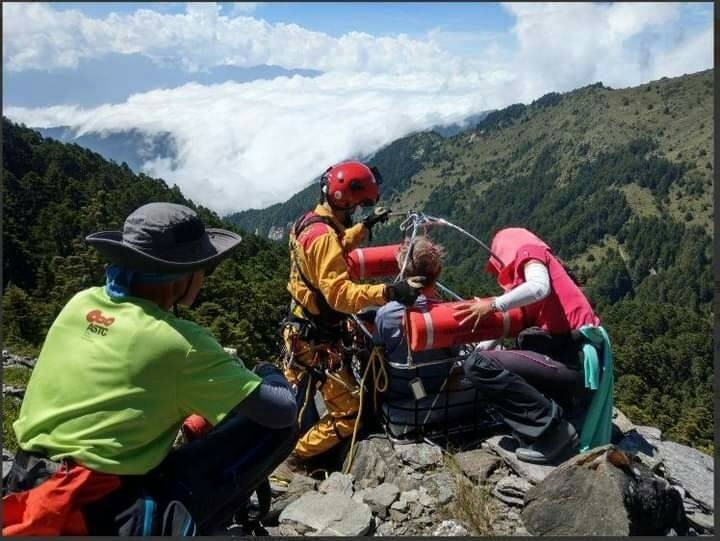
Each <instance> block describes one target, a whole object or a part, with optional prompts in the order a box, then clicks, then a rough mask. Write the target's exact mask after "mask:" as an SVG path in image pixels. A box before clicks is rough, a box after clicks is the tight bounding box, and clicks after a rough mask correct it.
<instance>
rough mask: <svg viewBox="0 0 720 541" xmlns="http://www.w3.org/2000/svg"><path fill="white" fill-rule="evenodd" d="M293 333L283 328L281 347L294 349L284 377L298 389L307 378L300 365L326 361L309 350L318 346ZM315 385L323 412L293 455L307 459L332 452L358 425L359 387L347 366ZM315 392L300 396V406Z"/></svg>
mask: <svg viewBox="0 0 720 541" xmlns="http://www.w3.org/2000/svg"><path fill="white" fill-rule="evenodd" d="M295 334H296V331H295V330H294V329H292V328H290V327H288V328H286V329H285V332H284V339H285V345H286V347H287V348H288V351H290V350H291V348H292V347H293V346H294V349H295V360H296V361H298V362H295V363H293V364H291V365H290V366H287V367H286V368H285V377H286V378H287V380H288V381H289V382H290V383H291V384H294V385H297V386H298V387H301V386H302V385H301V384H302V383H303V382H304V381H305V378H308V377H311V373H310V372H309V371H308V370H306V369H305V368H304V367H303V366H302V364H304V365H307V366H317V365H318V364H320V363H325V362H327V358H326V355H324V353H323V352H322V350H318V349H317V348H313V345H314V346H318V344H313V345H311V344H309V343H307V342H305V341H303V340H300V339H299V338H298V337H297V336H293V335H295ZM300 363H302V364H300ZM319 385H320V387H319V391H320V394H321V395H322V397H323V400H324V401H325V406H326V407H327V413H326V414H325V415H324V416H323V417H322V418H321V419H320V420H319V421H318V422H317V423H315V424H314V425H313V426H312V427H311V428H310V429H309V430H308V431H307V432H305V434H303V435H302V436H301V437H300V439H299V440H298V442H297V445H296V446H295V454H296V455H298V456H299V457H300V458H310V457H312V456H315V455H319V454H321V453H324V452H325V451H328V450H329V449H332V448H333V447H334V446H335V445H337V444H338V443H340V442H341V441H342V440H344V439H346V438H349V437H351V436H352V433H353V430H354V429H355V423H356V422H358V419H357V413H358V410H359V408H360V395H359V387H358V385H357V383H356V382H355V378H354V377H353V375H352V372H351V371H350V367H349V366H348V364H347V363H345V364H344V365H343V366H342V368H341V369H334V370H330V371H329V374H325V376H324V378H323V380H322V383H320V384H319ZM315 389H316V387H315V386H314V385H313V386H312V387H311V388H310V390H309V393H307V394H306V396H305V397H303V402H302V404H305V403H306V402H310V401H312V400H313V394H314V392H315ZM305 405H306V404H305ZM303 409H304V407H303V406H301V413H302V410H303Z"/></svg>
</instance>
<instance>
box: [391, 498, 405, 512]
mask: <svg viewBox="0 0 720 541" xmlns="http://www.w3.org/2000/svg"><path fill="white" fill-rule="evenodd" d="M390 509H393V510H395V511H400V512H405V511H407V510H408V501H407V500H406V499H405V498H401V499H399V500H396V501H394V502H393V503H391V504H390Z"/></svg>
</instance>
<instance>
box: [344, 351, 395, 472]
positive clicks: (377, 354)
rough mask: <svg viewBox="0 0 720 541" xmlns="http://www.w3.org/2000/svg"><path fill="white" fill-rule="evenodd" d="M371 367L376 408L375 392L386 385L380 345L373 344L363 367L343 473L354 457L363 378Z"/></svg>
mask: <svg viewBox="0 0 720 541" xmlns="http://www.w3.org/2000/svg"><path fill="white" fill-rule="evenodd" d="M376 365H377V367H376ZM371 368H372V371H373V387H374V393H375V394H374V396H373V403H374V407H375V408H376V409H377V393H378V392H381V393H382V392H385V391H386V390H387V386H388V377H387V370H386V368H385V357H384V355H383V348H382V346H375V347H374V348H373V350H372V353H371V354H370V359H368V364H367V366H366V367H365V370H364V372H363V375H362V378H361V379H360V405H359V407H358V414H357V421H356V422H355V427H354V428H353V435H352V440H351V441H350V450H349V451H348V457H347V460H346V463H345V467H344V468H343V473H345V474H348V473H350V468H352V463H353V460H354V458H355V443H356V440H357V433H358V429H359V428H360V419H361V418H362V410H363V401H364V398H365V380H366V379H367V376H368V374H369V373H370V369H371Z"/></svg>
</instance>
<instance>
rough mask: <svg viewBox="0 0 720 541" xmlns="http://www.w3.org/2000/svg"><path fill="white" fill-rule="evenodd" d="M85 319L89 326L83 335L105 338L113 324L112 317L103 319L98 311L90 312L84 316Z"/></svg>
mask: <svg viewBox="0 0 720 541" xmlns="http://www.w3.org/2000/svg"><path fill="white" fill-rule="evenodd" d="M85 319H86V320H87V321H88V323H89V325H88V326H87V328H86V329H85V334H86V335H87V334H96V335H99V336H105V335H107V333H108V328H109V327H110V325H112V324H113V323H115V318H114V317H105V316H104V315H103V313H102V312H101V311H100V310H90V311H89V312H88V313H87V314H86V315H85Z"/></svg>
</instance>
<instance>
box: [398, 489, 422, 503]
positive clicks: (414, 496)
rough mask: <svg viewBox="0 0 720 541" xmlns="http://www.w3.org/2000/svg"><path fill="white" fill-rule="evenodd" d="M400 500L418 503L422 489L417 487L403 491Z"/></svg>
mask: <svg viewBox="0 0 720 541" xmlns="http://www.w3.org/2000/svg"><path fill="white" fill-rule="evenodd" d="M399 500H400V501H401V502H405V503H407V504H409V503H416V502H417V501H419V500H420V491H419V490H417V489H413V490H408V491H407V492H401V493H400V498H399Z"/></svg>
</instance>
